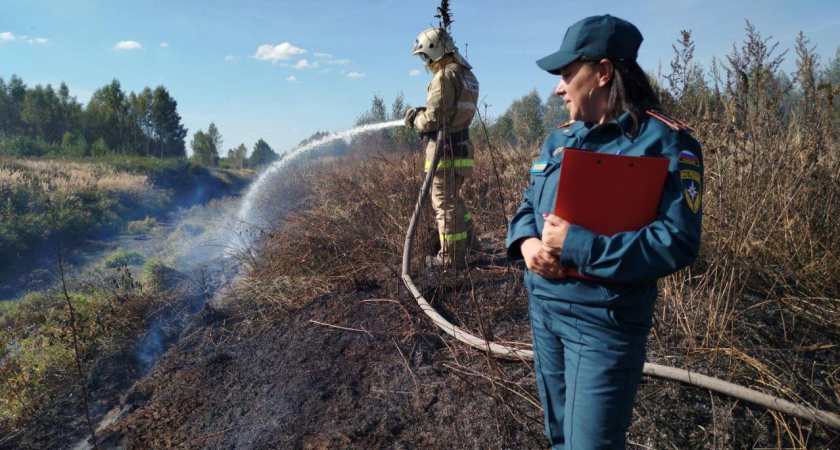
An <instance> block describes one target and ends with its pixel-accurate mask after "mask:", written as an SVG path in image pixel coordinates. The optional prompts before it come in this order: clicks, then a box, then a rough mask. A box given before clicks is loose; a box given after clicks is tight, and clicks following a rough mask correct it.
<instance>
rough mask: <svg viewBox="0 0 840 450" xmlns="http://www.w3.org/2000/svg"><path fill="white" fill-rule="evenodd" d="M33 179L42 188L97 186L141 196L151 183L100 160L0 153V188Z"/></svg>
mask: <svg viewBox="0 0 840 450" xmlns="http://www.w3.org/2000/svg"><path fill="white" fill-rule="evenodd" d="M30 179H35V180H37V181H38V183H39V184H41V186H42V188H43V189H44V190H54V191H57V192H61V193H75V192H79V191H82V190H86V189H98V190H101V191H103V192H106V193H112V194H115V195H119V196H131V197H140V196H141V195H142V194H143V193H144V192H145V191H147V190H149V189H150V188H151V185H150V183H149V181H148V179H147V177H146V176H145V175H134V174H129V173H125V172H118V171H116V170H115V169H113V168H112V167H109V166H106V165H100V164H91V163H79V162H70V161H58V160H40V159H23V158H20V159H19V158H12V157H0V189H3V188H15V187H19V186H23V185H25V184H26V183H27V181H28V180H30Z"/></svg>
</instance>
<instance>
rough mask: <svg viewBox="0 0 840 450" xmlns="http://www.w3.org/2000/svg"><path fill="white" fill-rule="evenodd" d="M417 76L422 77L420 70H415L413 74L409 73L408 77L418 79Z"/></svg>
mask: <svg viewBox="0 0 840 450" xmlns="http://www.w3.org/2000/svg"><path fill="white" fill-rule="evenodd" d="M417 75H420V69H414V70H412V71H411V72H408V76H410V77H416V76H417Z"/></svg>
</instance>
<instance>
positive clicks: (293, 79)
mask: <svg viewBox="0 0 840 450" xmlns="http://www.w3.org/2000/svg"><path fill="white" fill-rule="evenodd" d="M286 81H291V82H293V83H294V82H296V81H297V77H296V76H294V75H292V76H290V77H288V78H286Z"/></svg>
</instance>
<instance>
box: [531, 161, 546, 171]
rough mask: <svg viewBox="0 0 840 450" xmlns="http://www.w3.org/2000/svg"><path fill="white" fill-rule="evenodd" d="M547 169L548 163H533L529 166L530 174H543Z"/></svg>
mask: <svg viewBox="0 0 840 450" xmlns="http://www.w3.org/2000/svg"><path fill="white" fill-rule="evenodd" d="M546 167H548V161H535V162H534V164H533V165H532V166H531V173H543V172H545V168H546Z"/></svg>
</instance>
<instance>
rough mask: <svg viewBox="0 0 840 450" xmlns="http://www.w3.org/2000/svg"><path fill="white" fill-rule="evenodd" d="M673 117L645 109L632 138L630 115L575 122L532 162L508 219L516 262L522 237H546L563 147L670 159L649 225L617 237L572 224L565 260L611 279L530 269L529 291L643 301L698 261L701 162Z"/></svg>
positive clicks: (614, 302)
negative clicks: (559, 276)
mask: <svg viewBox="0 0 840 450" xmlns="http://www.w3.org/2000/svg"><path fill="white" fill-rule="evenodd" d="M675 123H676V122H672V123H671V125H669V124H668V122H667V121H663V120H660V119H657V118H654V117H651V116H649V115H648V114H645V115H644V116H643V117H641V118H640V128H639V133H638V135H636V136H635V137H632V136H631V135H630V133H629V132H630V130H631V128H632V118H631V116H630V114H627V113H624V114H622V115H621V116H620V117H619V118H618V119H616V120H613V121H611V122H607V123H604V124H587V123H584V122H580V121H578V122H574V123H572V124H571V125H568V126H565V127H561V128H559V129H557V130H555V131H554V132H553V133H552V134H551V135H549V137H548V139H546V141H545V143H544V144H543V147H542V152H541V154H540V157H539V158H538V160H537V161H536V162H535V163H534V164H533V165H532V169H531V185H530V187H529V188H528V189H527V190H526V191H525V196H524V199H523V202H522V205H521V206H520V207H519V210H518V211H517V212H516V215H515V216H514V217H513V219H511V222H510V227H509V229H508V237H507V253H508V257H509V258H510V259H511V260H517V259H522V253H521V250H520V244H521V243H522V240H523V239H525V238H529V237H536V238H540V236H541V235H542V229H543V226H544V224H545V220H544V219H543V217H542V214H543V213H553V208H554V200H555V197H556V194H557V183H558V179H559V174H560V166H561V165H562V163H563V152H564V149H565V148H575V149H581V150H589V151H594V152H598V153H608V154H616V153H619V151H620V154H622V155H626V156H656V157H665V158H668V159H670V164H669V167H668V176H667V177H666V181H665V187H664V189H663V192H662V198H661V200H660V203H659V209H658V211H657V216H656V220H655V221H654V222H653V223H651V224H650V225H648V226H646V227H644V228H642V229H641V230H638V231H629V232H621V233H617V234H615V235H613V236H604V235H598V234H595V233H593V232H591V231H589V230H587V229H585V228H583V227H580V226H577V225H574V224H572V226H571V228H570V229H569V232H568V234H567V236H566V240H565V242H564V244H563V250H562V252H561V254H560V264H561V265H562V266H563V267H566V268H570V269H574V270H576V271H578V272H580V273H581V274H583V275H587V276H592V277H597V278H600V279H603V280H610V281H612V282H599V281H589V280H582V279H579V278H573V277H568V278H566V279H564V280H547V279H545V278H543V277H541V276H539V275H537V274H534V273H532V272H531V271H529V270H527V269H526V273H525V284H526V287H527V288H528V290H529V292H530V293H531V295H535V296H538V297H540V298H542V299H547V300H552V299H554V300H564V301H569V302H574V303H585V304H598V305H605V306H606V305H609V306H616V307H625V308H630V307H645V306H649V305H650V304H651V303H652V302H653V300H654V299H655V298H656V280H657V279H658V278H661V277H664V276H667V275H669V274H671V273H674V272H676V271H678V270H680V269H682V268H683V267H686V266H688V265H690V264H691V263H693V262H694V260H695V259H696V258H697V253H698V250H699V247H700V222H701V216H702V207H701V198H702V189H703V185H702V183H703V162H702V161H703V160H702V154H701V149H700V145H699V144H698V143H697V141H696V140H695V139H694V138H693V137H692V136H691V135H690V134H689V133H688V131H686V130H685V129H684V128H683V127H682V126H681V125H680V124H677V125H674V124H675ZM674 128H679V130H675V129H674Z"/></svg>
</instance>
